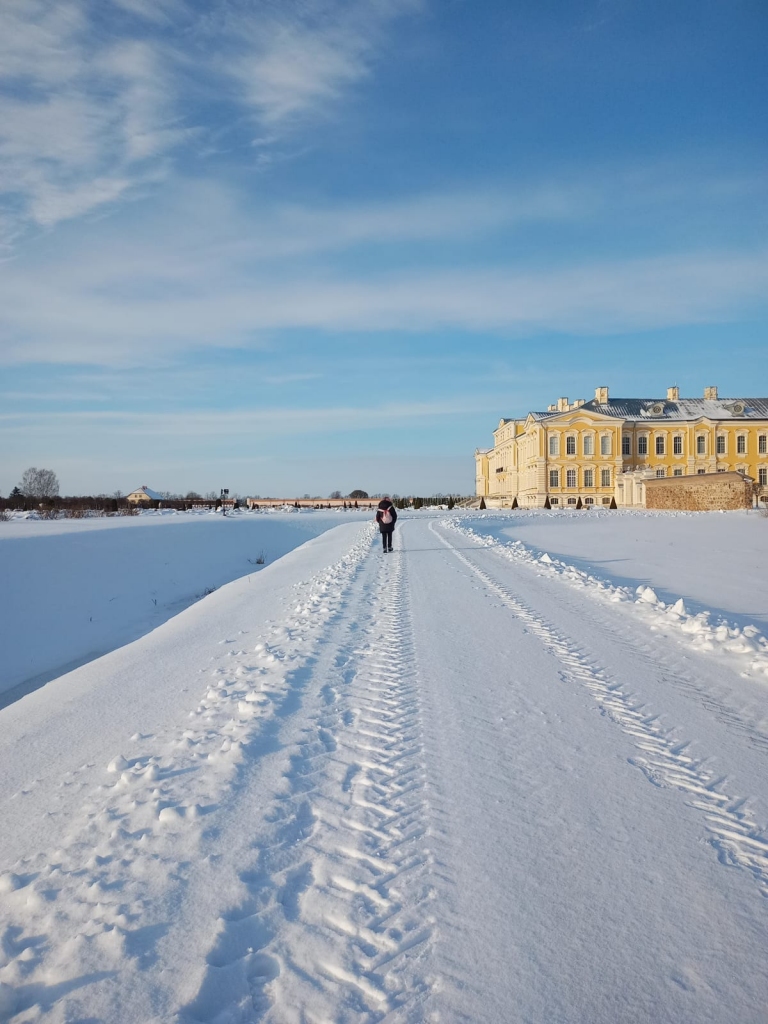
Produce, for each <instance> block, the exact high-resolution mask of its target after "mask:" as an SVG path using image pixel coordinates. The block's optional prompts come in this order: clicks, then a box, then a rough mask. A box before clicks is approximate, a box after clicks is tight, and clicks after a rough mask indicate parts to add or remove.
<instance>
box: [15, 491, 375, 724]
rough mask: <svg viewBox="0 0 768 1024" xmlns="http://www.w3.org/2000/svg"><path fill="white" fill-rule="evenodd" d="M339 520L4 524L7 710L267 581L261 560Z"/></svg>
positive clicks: (149, 518)
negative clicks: (215, 596) (242, 579)
mask: <svg viewBox="0 0 768 1024" xmlns="http://www.w3.org/2000/svg"><path fill="white" fill-rule="evenodd" d="M291 511H292V512H293V511H295V510H294V509H293V508H291ZM339 515H340V514H339V513H333V512H328V513H322V512H314V511H313V512H311V513H304V514H302V515H297V516H291V518H290V519H288V518H287V517H285V516H282V515H280V514H264V513H261V514H240V515H228V516H225V517H222V516H221V515H220V514H218V515H214V514H205V513H203V514H194V513H193V514H184V513H181V514H179V513H174V512H166V513H164V514H163V513H151V512H143V513H141V514H140V515H137V516H126V517H122V516H121V517H115V518H95V519H83V520H71V519H69V520H54V521H51V522H46V521H43V522H39V521H36V520H31V521H30V520H29V519H25V520H21V519H17V520H14V521H12V522H10V523H4V524H0V566H2V577H3V584H4V585H3V588H2V591H0V620H1V621H2V623H3V631H4V632H6V631H7V636H8V637H12V638H13V642H12V643H7V644H4V645H3V648H4V650H3V658H2V661H1V662H0V704H2V703H3V699H2V694H3V692H6V693H8V691H13V693H11V694H9V696H12V697H15V696H17V695H18V694H19V693H20V692H24V690H25V689H29V688H32V687H34V686H35V685H39V684H40V683H42V682H45V681H46V680H48V679H51V678H54V677H55V676H58V675H61V674H62V672H64V671H66V670H68V669H71V668H74V667H76V666H77V665H80V664H83V663H84V662H86V661H90V660H92V659H93V658H94V657H95V656H97V655H100V654H104V653H106V652H107V651H110V650H113V649H114V648H115V647H118V646H120V645H121V644H124V643H127V642H128V641H130V640H134V639H136V638H137V637H139V636H142V635H143V634H144V633H146V632H148V631H149V630H151V629H154V628H155V627H156V626H159V625H160V624H161V623H162V622H165V621H166V620H167V619H168V618H170V617H171V616H173V615H176V614H177V613H178V612H179V611H181V610H182V608H184V607H186V606H187V605H189V604H191V603H192V602H194V601H197V600H200V599H201V598H202V597H204V596H205V595H206V594H208V593H210V592H211V591H213V590H214V589H216V588H218V587H220V586H222V585H223V584H224V583H229V582H230V581H231V580H233V579H236V578H237V577H239V576H243V575H244V574H246V573H249V574H254V573H256V572H258V571H259V570H260V569H261V568H262V566H261V565H259V564H258V559H259V557H260V556H262V555H263V557H264V558H265V559H266V560H267V561H268V562H272V561H274V560H275V559H277V558H279V557H280V556H281V555H283V554H285V553H286V552H287V551H290V550H291V549H292V548H293V547H295V546H296V545H297V544H302V543H304V542H305V541H306V540H309V539H310V538H311V537H314V536H317V534H318V533H322V532H323V531H324V530H327V529H329V528H330V527H332V526H336V525H337V524H338V522H339ZM343 515H344V516H347V517H357V518H368V516H369V515H370V513H367V512H366V513H365V514H363V513H352V512H345V513H343ZM6 699H8V698H6Z"/></svg>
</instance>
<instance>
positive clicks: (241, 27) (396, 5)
mask: <svg viewBox="0 0 768 1024" xmlns="http://www.w3.org/2000/svg"><path fill="white" fill-rule="evenodd" d="M419 6H420V4H419V3H418V2H417V0H378V2H376V3H371V2H368V0H364V2H352V3H350V2H332V3H329V2H325V3H323V2H318V0H315V2H311V0H310V2H308V3H301V4H299V3H291V2H285V3H283V4H281V5H279V6H278V7H276V8H273V9H272V11H271V12H270V14H266V13H265V10H264V8H262V9H261V10H259V12H258V15H257V16H254V15H253V14H250V15H248V16H245V17H241V18H240V19H238V20H237V21H236V22H235V24H237V32H235V33H232V32H231V34H230V42H229V45H230V47H231V53H230V55H229V57H228V59H227V62H226V72H227V74H229V75H230V76H231V77H232V78H233V79H234V81H235V82H236V84H237V86H238V87H239V89H240V90H242V95H243V98H244V99H245V101H246V102H247V103H248V104H250V105H251V106H252V107H253V109H254V111H255V112H256V113H257V114H258V116H259V118H260V120H261V121H262V122H263V123H264V124H265V125H266V126H267V127H268V128H271V129H274V128H275V127H277V126H282V125H284V124H285V123H286V122H292V121H295V120H296V119H297V118H298V117H301V116H303V115H307V114H313V115H318V114H320V115H322V114H327V112H328V108H329V105H331V106H332V105H334V104H336V103H337V102H338V100H339V99H340V97H341V96H343V95H344V94H345V93H346V92H347V91H348V90H349V89H350V87H352V86H354V85H355V84H357V83H358V82H359V81H360V80H361V79H363V78H365V77H366V76H367V75H368V74H369V73H370V71H371V67H372V64H373V62H374V60H375V57H376V54H377V52H378V49H379V48H380V47H381V45H382V43H383V39H384V37H385V32H386V29H387V27H388V26H389V25H390V23H391V22H392V21H394V20H395V19H396V18H398V17H400V16H402V15H403V14H409V13H412V12H413V11H415V10H417V9H418V8H419ZM229 27H230V30H231V28H232V23H231V22H230V25H229ZM235 36H236V37H237V39H238V40H239V44H238V45H235V44H234V41H233V40H234V37H235Z"/></svg>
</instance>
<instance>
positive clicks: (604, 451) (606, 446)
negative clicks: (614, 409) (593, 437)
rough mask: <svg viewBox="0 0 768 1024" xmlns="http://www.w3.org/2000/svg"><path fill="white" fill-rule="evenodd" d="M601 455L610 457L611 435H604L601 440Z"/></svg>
mask: <svg viewBox="0 0 768 1024" xmlns="http://www.w3.org/2000/svg"><path fill="white" fill-rule="evenodd" d="M600 454H601V455H610V454H611V435H610V434H603V436H602V437H601V438H600Z"/></svg>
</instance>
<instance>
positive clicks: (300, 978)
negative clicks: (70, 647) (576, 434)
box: [0, 512, 768, 1024]
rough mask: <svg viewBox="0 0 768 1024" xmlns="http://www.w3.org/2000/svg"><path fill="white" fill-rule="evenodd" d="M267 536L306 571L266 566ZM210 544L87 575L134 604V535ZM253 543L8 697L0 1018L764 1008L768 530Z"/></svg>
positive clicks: (21, 558)
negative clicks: (59, 670)
mask: <svg viewBox="0 0 768 1024" xmlns="http://www.w3.org/2000/svg"><path fill="white" fill-rule="evenodd" d="M288 520H290V522H288ZM305 523H306V524H307V525H306V526H305ZM338 523H342V524H343V525H338V526H337V525H336V524H338ZM261 524H263V528H264V529H265V530H266V529H267V528H268V527H269V528H270V529H275V530H277V531H280V530H292V531H294V532H293V534H292V535H291V536H290V537H289V536H288V534H285V535H281V536H283V539H282V541H281V542H280V543H282V545H283V547H282V550H285V551H287V552H288V553H286V554H285V555H284V556H283V557H282V558H280V559H279V561H272V559H271V558H270V560H269V564H267V565H265V566H264V567H263V568H261V569H260V571H256V572H253V573H251V574H250V576H249V575H244V576H242V572H237V571H236V569H237V559H238V558H241V557H242V555H243V552H244V551H245V550H246V549H247V550H248V551H249V552H251V551H254V550H256V549H258V550H261V549H262V548H267V547H268V546H271V542H270V544H269V545H268V542H267V540H266V534H260V533H259V531H260V530H261V529H262V525H261ZM310 524H314V525H310ZM226 525H227V524H224V523H221V522H218V523H216V524H211V525H209V526H208V527H207V529H208V530H209V531H210V532H209V533H208V534H204V535H203V534H201V536H200V537H196V538H195V546H196V547H198V548H199V547H200V545H201V543H202V540H201V538H205V539H206V540H207V543H209V544H213V543H218V541H216V542H214V541H212V540H210V539H209V538H211V537H214V536H215V537H218V536H219V535H220V534H221V535H222V536H223V533H222V532H221V531H223V530H224V528H225V526H226ZM232 525H234V524H232ZM243 525H245V524H243ZM44 526H46V524H28V525H27V526H26V527H25V529H26V530H27V532H28V534H29V536H28V538H27V539H26V540H22V539H21V538H19V539H18V544H19V545H22V544H24V543H26V544H27V545H28V546H27V548H26V549H24V548H23V547H20V549H19V551H17V552H16V554H15V555H14V559H15V560H14V561H13V562H12V563H11V564H12V565H13V566H16V567H17V568H16V570H15V571H17V574H18V575H17V578H18V580H19V581H20V582H19V584H18V588H17V590H19V591H20V594H21V597H22V598H24V599H26V598H25V591H24V588H25V586H26V585H27V584H25V582H24V581H25V580H27V581H35V580H36V579H37V578H38V577H36V576H35V574H34V573H32V572H30V573H25V571H24V566H25V562H26V564H28V565H31V566H40V567H41V568H40V569H39V570H36V571H39V572H40V573H42V572H43V569H42V567H43V566H46V565H47V566H49V567H50V566H51V565H58V564H60V563H59V562H58V556H57V553H56V549H57V547H62V548H63V547H65V546H66V544H67V543H69V539H70V537H69V535H68V534H63V533H61V534H55V536H54V535H52V534H51V533H49V534H45V533H44V531H40V533H39V534H37V535H36V534H35V533H34V530H35V528H39V527H44ZM192 528H193V524H186V525H183V526H181V525H180V526H179V527H178V528H177V532H176V533H174V531H170V530H169V528H168V526H166V525H165V524H164V523H162V524H156V525H155V526H154V527H153V526H152V525H150V524H148V525H146V526H145V527H143V530H144V531H145V532H146V533H147V535H148V536H147V540H146V542H144V541H143V537H144V534H143V533H142V532H141V530H139V529H138V528H132V529H129V530H124V531H123V532H122V533H121V532H120V531H119V529H114V530H107V531H104V532H103V534H102V536H103V537H104V538H105V539H104V540H103V541H102V542H101V543H102V548H101V549H100V550H101V555H100V558H96V557H91V556H89V557H88V558H85V559H84V560H83V561H82V565H83V566H85V567H87V568H86V569H84V570H83V574H82V576H80V577H78V574H77V565H78V564H80V563H78V561H77V559H75V558H73V557H72V556H71V555H67V559H68V560H67V561H66V564H67V565H68V567H69V569H68V571H69V573H70V574H71V577H70V578H71V579H74V581H75V582H76V583H77V584H78V585H80V586H82V587H83V588H84V592H85V593H93V594H101V595H103V598H104V599H105V600H106V595H107V593H108V592H109V596H110V597H111V596H113V595H114V594H115V593H117V594H118V596H119V593H120V591H119V588H117V590H116V588H115V582H114V580H111V581H110V587H107V586H106V585H105V584H104V581H103V579H102V578H101V577H102V575H103V574H102V572H101V571H100V569H99V566H100V565H101V566H103V565H106V564H112V563H111V562H110V561H109V560H110V559H111V558H113V557H114V558H117V555H114V554H113V553H110V549H111V548H112V546H113V545H117V546H118V547H120V550H121V552H122V553H121V555H120V558H121V559H122V564H123V565H130V564H132V556H131V555H130V553H129V552H128V550H127V549H130V548H131V545H135V544H136V543H138V540H139V538H140V537H141V538H142V543H146V545H147V550H152V551H154V553H155V556H154V560H152V559H150V560H149V561H151V562H152V564H155V565H156V564H158V563H159V557H160V553H161V552H162V551H163V549H164V547H166V546H168V545H171V544H177V543H178V544H179V545H181V546H183V545H184V544H185V543H186V542H185V540H184V537H191V536H192V534H189V535H187V534H182V533H181V532H180V531H182V530H190V529H192ZM304 529H310V530H314V531H315V532H316V533H318V534H319V535H318V536H316V537H315V538H314V539H309V542H308V543H304V544H301V541H303V540H305V539H307V538H308V535H307V534H301V533H300V531H301V530H304ZM252 530H253V532H252V533H251V534H250V535H249V536H248V538H247V543H245V544H244V545H243V546H242V547H241V548H238V552H239V553H237V552H233V553H232V561H231V566H230V567H229V568H228V569H227V572H229V573H230V575H229V578H230V579H232V578H233V577H234V576H236V575H238V576H242V578H240V579H236V580H235V581H234V582H231V583H229V584H228V585H224V586H219V584H216V585H217V586H219V589H217V590H216V592H215V593H212V594H210V595H209V596H207V597H205V598H204V599H203V600H200V601H197V602H196V603H194V604H192V605H191V606H190V607H187V608H186V609H185V610H183V611H181V612H180V613H179V614H177V615H175V616H174V617H172V618H170V619H168V621H165V622H164V623H162V624H159V625H157V624H156V623H153V622H149V625H148V626H147V628H150V627H151V626H152V625H156V627H157V628H154V630H153V631H152V632H150V633H147V634H146V635H143V636H140V637H139V638H138V639H135V640H134V642H132V643H130V644H128V645H127V646H123V647H120V648H119V649H116V650H113V651H111V652H110V653H108V654H106V655H104V656H103V657H100V658H98V659H96V660H93V661H91V662H89V663H88V664H83V665H81V667H79V668H77V669H76V670H74V671H72V672H70V673H68V674H67V675H64V676H61V677H60V678H56V679H54V680H52V681H50V682H48V683H47V684H46V685H44V686H42V687H40V688H38V689H37V690H35V691H34V692H31V693H28V694H27V695H26V696H24V697H22V698H21V699H19V700H17V701H15V702H14V703H11V704H9V705H8V706H7V707H6V708H4V709H3V710H2V711H0V820H2V822H3V828H2V829H0V1020H3V1019H8V1020H12V1021H13V1022H14V1024H17V1022H30V1021H38V1020H40V1021H51V1022H64V1021H67V1022H71V1024H74V1022H80V1024H84V1022H86V1021H87V1022H89V1024H91V1022H96V1021H102V1022H109V1024H125V1022H142V1024H144V1022H147V1024H149V1022H154V1024H160V1022H163V1024H165V1022H174V1024H195V1022H200V1024H235V1022H238V1024H246V1022H252V1021H265V1022H270V1024H277V1022H281V1024H330V1022H339V1024H351V1022H354V1024H374V1022H391V1024H417V1022H433V1024H434V1022H438V1021H441V1022H450V1024H453V1022H467V1024H468V1022H472V1024H475V1022H479V1024H516V1022H521V1024H522V1022H526V1024H553V1022H557V1024H638V1022H646V1021H653V1022H654V1024H655V1022H662V1024H663V1022H669V1024H673V1022H674V1024H687V1022H689V1024H703V1022H712V1024H758V1022H760V1024H762V1022H764V1021H765V1006H766V1005H767V1004H768V973H767V971H766V964H765V960H766V958H765V950H766V949H768V837H767V836H766V831H765V828H766V824H767V823H768V711H767V710H766V705H767V698H768V644H766V641H765V639H764V635H763V634H764V633H765V625H766V622H767V621H768V612H767V608H768V585H767V584H766V579H767V578H768V555H767V554H766V552H768V520H766V519H763V518H760V517H759V516H753V515H747V514H729V515H707V514H704V515H686V516H675V515H651V514H635V513H607V512H606V513H601V512H600V513H581V514H578V513H575V514H572V515H571V514H558V513H552V514H547V513H517V514H516V513H504V514H499V513H486V514H484V513H476V512H475V513H455V514H447V513H421V514H413V515H410V516H408V515H407V514H406V515H404V516H402V518H401V520H400V522H399V523H398V528H397V531H396V534H395V550H394V552H393V553H392V554H391V555H386V556H384V555H382V553H381V551H380V548H379V544H378V538H377V537H376V536H375V535H374V533H373V530H372V527H371V525H370V524H369V523H367V522H360V521H355V522H351V521H349V520H345V519H340V518H339V517H338V516H334V517H333V518H331V517H325V518H324V520H323V521H321V519H320V518H318V519H314V518H313V517H312V516H307V517H306V518H304V517H299V516H293V517H289V516H285V517H283V518H280V517H277V516H276V517H274V518H268V517H264V518H263V519H261V518H256V519H255V520H254V525H253V527H252ZM321 531H325V532H321ZM77 536H80V537H82V536H83V535H82V534H78V535H77ZM166 536H168V538H169V540H168V542H166V541H165V539H164V538H165V537H166ZM171 537H174V538H175V539H174V540H173V541H171V540H170V538H171ZM110 538H112V541H111V542H110ZM9 543H10V544H15V543H17V541H15V540H14V541H10V542H9V541H8V540H7V539H5V540H0V556H1V555H2V553H3V550H4V546H5V545H6V544H9ZM42 544H46V545H48V547H47V556H46V557H41V556H40V555H39V554H38V552H37V551H36V550H35V549H36V548H39V546H40V545H42ZM299 544H301V546H297V545H299ZM274 546H275V550H278V548H279V545H278V542H277V540H275V544H274ZM291 547H292V548H293V550H290V551H289V550H288V549H289V548H291ZM25 551H26V552H27V553H26V554H25V553H24V552H25ZM19 552H20V553H19ZM248 557H253V556H252V555H250V554H249V555H248ZM186 560H187V556H183V555H182V554H180V553H178V552H177V554H176V555H174V558H173V559H172V560H171V563H172V564H173V566H174V567H175V566H177V565H181V564H186ZM222 560H223V556H222ZM214 561H215V560H214ZM116 564H117V563H116ZM228 565H229V563H228ZM19 567H20V568H19ZM213 568H214V562H213V561H212V562H211V563H210V565H208V566H207V570H206V573H207V576H208V577H210V574H211V572H212V571H213ZM174 571H175V569H174ZM248 571H249V569H248V567H246V569H245V570H243V572H246V573H247V572H248ZM222 572H223V570H222ZM204 575H205V574H204ZM167 576H170V572H169V573H168V574H165V575H164V574H163V572H162V571H158V575H157V577H156V578H154V583H153V585H155V586H156V587H157V588H161V587H162V586H164V585H165V582H166V577H167ZM86 577H92V579H90V581H89V580H88V579H86ZM175 578H176V577H175V576H174V579H175ZM226 578H227V577H226V573H224V572H223V575H222V577H221V580H220V582H224V579H226ZM213 582H215V581H213ZM29 585H31V583H30V584H29ZM206 585H209V584H206ZM185 586H187V584H186V583H185ZM189 586H190V587H192V588H194V587H198V586H202V584H201V582H200V581H198V580H197V579H194V580H190V581H189ZM75 589H77V588H75ZM163 593H166V592H165V591H163ZM167 593H168V594H169V595H170V593H171V591H170V589H169V590H168V592H167ZM17 596H18V594H17ZM7 597H8V595H7V588H6V593H5V594H4V596H3V600H7ZM192 597H194V594H193V595H192ZM178 599H181V595H179V596H178ZM184 600H185V601H186V602H188V600H189V595H188V594H187V595H186V596H185V597H184ZM170 602H171V597H170V596H169V597H168V601H167V605H168V607H170ZM158 604H159V601H158ZM9 607H10V606H9ZM27 607H31V605H29V604H28V605H27ZM153 607H154V606H153ZM94 608H95V609H96V612H97V614H98V612H99V608H100V606H99V604H98V603H96V604H95V605H94ZM12 614H13V612H12ZM46 615H48V616H49V618H48V619H46V617H45V616H44V615H39V616H38V618H37V620H36V624H35V625H30V624H29V623H27V622H26V621H24V622H21V624H20V626H19V628H18V630H17V629H16V628H14V630H13V631H8V632H7V633H6V634H4V649H5V650H7V657H8V658H9V659H10V660H11V661H13V659H14V658H18V653H17V647H19V646H21V645H30V644H31V645H32V646H34V645H35V643H38V644H39V645H41V646H43V647H44V648H45V649H46V650H47V651H48V652H49V653H50V652H53V651H55V649H56V644H55V643H53V642H52V641H50V642H49V640H48V639H47V637H46V631H48V630H51V631H52V632H51V636H57V635H58V634H57V633H56V632H55V625H56V621H57V610H56V605H55V603H51V604H50V606H49V608H48V611H47V612H46ZM165 617H166V618H168V615H167V614H166V616H165ZM20 618H23V616H22V617H20ZM118 619H119V617H116V618H115V620H114V621H115V622H117V621H118ZM6 621H7V620H6ZM13 621H14V622H16V620H13ZM140 628H141V623H140V622H139V621H138V620H134V621H133V625H132V626H131V629H132V630H133V631H134V632H133V636H138V632H139V630H140ZM105 635H106V634H105ZM110 635H111V636H112V637H113V639H114V638H115V637H116V636H117V635H118V633H117V631H116V628H115V629H114V630H113V631H112V633H111V634H110ZM4 653H5V652H4ZM85 653H87V652H82V654H81V655H79V656H83V655H84V654H85Z"/></svg>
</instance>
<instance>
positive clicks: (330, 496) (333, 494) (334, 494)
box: [328, 491, 341, 498]
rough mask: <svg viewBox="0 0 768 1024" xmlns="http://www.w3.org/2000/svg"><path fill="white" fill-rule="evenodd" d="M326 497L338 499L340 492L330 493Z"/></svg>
mask: <svg viewBox="0 0 768 1024" xmlns="http://www.w3.org/2000/svg"><path fill="white" fill-rule="evenodd" d="M328 497H329V498H340V497H341V491H331V493H330V494H329V495H328Z"/></svg>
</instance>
